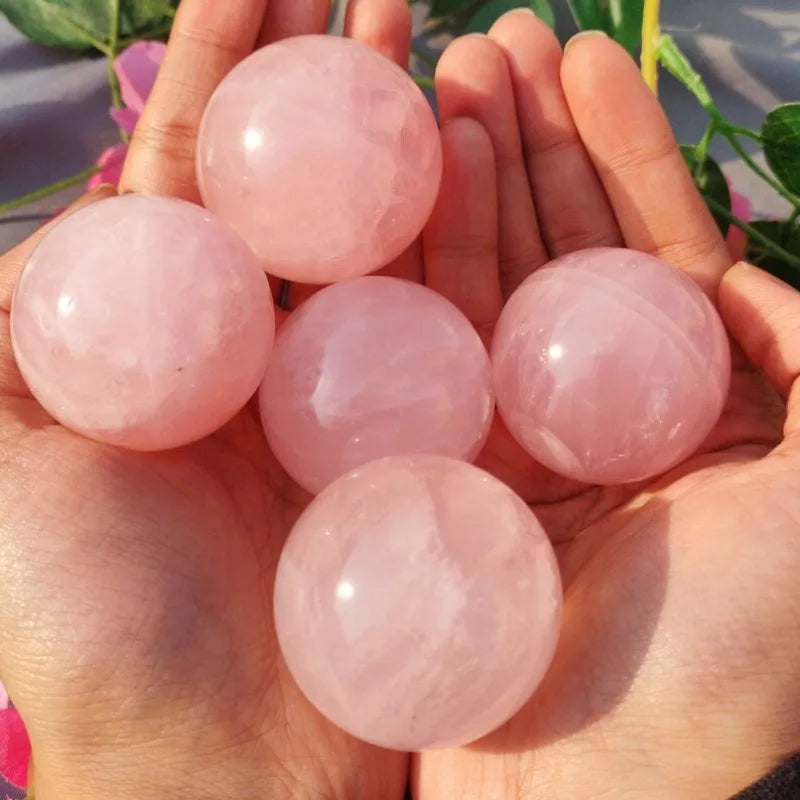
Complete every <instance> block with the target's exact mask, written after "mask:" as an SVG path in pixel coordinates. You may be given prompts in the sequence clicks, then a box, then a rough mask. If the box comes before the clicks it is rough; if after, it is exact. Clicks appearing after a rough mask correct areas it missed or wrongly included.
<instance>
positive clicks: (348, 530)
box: [275, 456, 561, 750]
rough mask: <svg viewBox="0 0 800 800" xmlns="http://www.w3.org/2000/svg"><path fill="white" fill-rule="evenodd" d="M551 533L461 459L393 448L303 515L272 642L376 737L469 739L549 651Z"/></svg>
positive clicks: (554, 576) (339, 719) (532, 681)
mask: <svg viewBox="0 0 800 800" xmlns="http://www.w3.org/2000/svg"><path fill="white" fill-rule="evenodd" d="M560 616H561V584H560V578H559V573H558V567H557V564H556V560H555V556H554V554H553V550H552V547H551V546H550V542H549V540H548V539H547V536H546V535H545V533H544V531H543V530H542V528H541V526H540V525H539V523H538V522H537V520H536V518H535V517H534V515H533V513H532V512H531V511H530V509H529V508H528V507H527V505H525V503H524V502H523V501H522V500H521V499H520V498H519V497H517V496H516V495H515V494H514V493H513V492H512V491H511V490H510V489H509V488H508V487H507V486H505V485H504V484H502V483H501V482H500V481H498V480H497V479H496V478H494V477H492V476H491V475H488V474H487V473H485V472H483V471H482V470H479V469H478V468H477V467H473V466H471V465H470V464H465V463H464V462H461V461H454V460H451V459H446V458H441V457H440V456H394V457H391V458H386V459H382V460H380V461H373V462H372V463H370V464H368V465H366V466H364V467H362V468H360V469H357V470H354V471H353V472H351V473H349V474H348V475H346V476H344V477H342V478H340V479H339V480H338V481H336V482H335V483H333V484H332V485H331V486H329V487H328V488H327V489H326V490H325V491H324V492H323V493H322V494H320V495H319V496H318V497H317V498H316V499H315V500H314V501H313V502H312V503H311V505H310V506H309V507H308V508H307V509H306V511H305V512H304V513H303V514H302V516H301V517H300V519H299V520H298V522H297V524H296V525H295V527H294V530H293V531H292V533H291V535H290V536H289V539H288V541H287V543H286V546H285V547H284V550H283V553H282V554H281V558H280V562H279V564H278V571H277V577H276V582H275V623H276V627H277V633H278V640H279V642H280V646H281V649H282V651H283V655H284V658H285V660H286V663H287V665H288V667H289V670H290V671H291V673H292V675H293V676H294V679H295V680H296V681H297V683H298V685H299V686H300V688H301V689H302V690H303V692H304V693H305V694H306V696H307V697H308V699H309V700H310V701H311V702H312V703H313V704H314V705H315V706H316V707H317V708H318V709H319V710H320V711H321V712H322V713H323V714H324V715H325V716H326V717H328V718H329V719H330V720H331V721H333V722H334V723H335V724H336V725H338V726H340V727H341V728H343V729H344V730H346V731H348V732H349V733H351V734H353V735H354V736H357V737H358V738H360V739H364V740H366V741H368V742H373V743H374V744H377V745H381V746H382V747H389V748H394V749H397V750H422V749H427V748H433V747H445V746H453V745H462V744H466V743H467V742H471V741H474V740H475V739H478V738H480V737H481V736H483V735H484V734H487V733H489V732H490V731H491V730H493V729H494V728H496V727H497V726H499V725H501V724H502V723H503V722H505V721H506V720H507V719H508V718H509V717H511V716H512V715H513V714H514V713H515V712H516V711H517V710H518V709H519V708H520V707H521V706H522V705H523V704H524V703H525V701H526V700H527V699H528V698H529V697H530V695H531V694H532V693H533V691H534V690H535V689H536V687H537V686H538V685H539V683H540V681H541V679H542V677H543V676H544V673H545V671H546V670H547V667H548V665H549V663H550V661H551V658H552V656H553V651H554V649H555V645H556V640H557V638H558V628H559V622H560Z"/></svg>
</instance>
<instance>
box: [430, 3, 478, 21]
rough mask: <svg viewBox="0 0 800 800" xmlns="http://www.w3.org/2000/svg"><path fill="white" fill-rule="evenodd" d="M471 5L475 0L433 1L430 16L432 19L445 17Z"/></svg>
mask: <svg viewBox="0 0 800 800" xmlns="http://www.w3.org/2000/svg"><path fill="white" fill-rule="evenodd" d="M473 5H475V0H433V2H432V3H431V12H430V14H431V16H432V17H446V16H448V15H449V14H455V13H456V12H458V11H464V10H465V9H467V8H469V6H473Z"/></svg>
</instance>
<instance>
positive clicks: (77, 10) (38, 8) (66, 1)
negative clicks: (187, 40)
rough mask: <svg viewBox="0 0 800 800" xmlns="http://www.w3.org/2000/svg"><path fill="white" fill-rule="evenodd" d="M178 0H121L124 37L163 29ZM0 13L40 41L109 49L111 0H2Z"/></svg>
mask: <svg viewBox="0 0 800 800" xmlns="http://www.w3.org/2000/svg"><path fill="white" fill-rule="evenodd" d="M176 5H177V3H176V0H158V2H157V1H156V0H121V3H120V17H119V34H120V37H122V38H130V37H134V36H147V35H148V34H149V33H150V32H152V31H163V29H164V27H165V25H166V24H168V23H169V21H170V19H171V16H172V15H171V9H173V8H174V7H175V6H176ZM0 13H3V14H5V16H6V17H7V18H8V20H9V22H11V24H12V25H14V27H16V28H18V29H19V30H20V31H21V32H22V33H24V34H25V35H26V36H28V37H29V38H31V39H34V40H35V41H37V42H40V43H41V44H44V45H48V46H51V47H67V48H70V49H72V50H88V49H90V48H92V47H95V48H97V49H99V50H103V51H105V50H107V49H108V45H109V41H110V37H111V29H112V19H111V3H110V2H109V0H0Z"/></svg>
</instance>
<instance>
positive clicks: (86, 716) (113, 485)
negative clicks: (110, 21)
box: [0, 0, 409, 800]
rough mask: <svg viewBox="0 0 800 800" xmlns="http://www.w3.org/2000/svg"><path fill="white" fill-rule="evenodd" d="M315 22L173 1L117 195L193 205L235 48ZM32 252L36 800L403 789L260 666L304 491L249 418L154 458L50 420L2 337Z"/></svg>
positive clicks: (371, 19)
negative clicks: (13, 321) (210, 104)
mask: <svg viewBox="0 0 800 800" xmlns="http://www.w3.org/2000/svg"><path fill="white" fill-rule="evenodd" d="M391 5H395V9H396V8H397V7H396V4H391V3H390V4H389V6H391ZM382 6H383V8H382ZM385 8H386V4H381V3H377V4H376V3H363V2H357V3H353V4H352V8H351V13H350V18H349V29H350V32H351V33H355V34H359V32H360V34H361V36H362V38H365V39H367V40H369V37H370V36H372V35H373V32H375V31H376V32H377V35H378V36H381V35H382V31H383V30H386V29H387V26H388V30H390V31H397V32H398V33H399V34H400V36H399V37H396V39H395V41H396V40H399V42H400V44H401V47H402V46H405V48H406V50H407V49H408V40H409V31H408V30H407V29H406V30H401V28H398V26H397V24H396V21H397V19H399V20H400V21H401V25H406V26H407V24H408V20H407V16H406V9H405V8H403V9H402V12H403V14H402V16H400V17H398V16H397V15H396V14H395V17H394V19H393V18H392V16H391V10H390V13H389V15H388V16H387V14H386V13H385ZM329 9H330V3H329V0H306V1H305V2H297V0H273V2H271V3H270V4H269V7H268V8H267V3H266V2H265V0H246V2H244V1H242V0H239V2H229V3H224V4H223V3H218V2H204V1H203V0H201V2H192V1H190V2H186V3H183V4H182V6H181V9H180V12H179V15H178V18H177V19H176V23H175V27H174V30H173V36H172V40H171V43H170V46H169V49H168V54H167V57H166V59H165V64H164V68H163V70H162V73H161V75H160V77H159V81H158V84H157V85H156V87H155V88H154V91H153V94H152V96H151V101H150V103H149V105H148V108H147V109H146V111H145V114H144V117H143V120H142V122H141V124H140V125H139V127H138V130H137V132H136V134H135V137H134V140H133V143H132V146H131V151H130V155H129V159H128V163H127V165H126V172H125V175H124V177H123V183H122V186H121V189H122V190H123V191H143V192H153V193H160V194H168V195H177V196H181V197H184V198H186V199H189V200H198V199H199V198H198V196H197V189H196V185H195V182H194V171H193V170H194V164H193V145H194V136H195V131H196V129H197V124H198V122H199V117H200V115H201V114H202V111H203V108H204V105H205V101H206V100H207V98H208V96H209V94H210V92H211V91H212V90H213V88H214V87H215V85H216V84H217V83H218V82H219V80H220V79H221V78H222V76H223V75H224V74H225V73H226V72H227V71H228V70H229V69H230V68H231V67H232V66H233V65H234V64H235V63H236V61H238V60H239V59H241V58H243V57H244V56H245V55H246V54H247V53H248V52H250V51H251V50H252V49H253V47H254V46H257V45H259V44H261V43H264V42H267V41H271V40H274V39H276V38H280V37H283V36H286V35H291V34H296V33H304V32H322V31H324V28H325V24H326V21H327V16H328V13H329ZM381 26H383V27H381ZM391 43H392V42H391V41H390V42H389V44H390V45H391ZM187 98H188V102H187ZM104 193H105V194H109V193H111V192H110V191H108V190H107V189H106V190H102V191H101V192H100V194H99V196H102V195H103V194H104ZM95 199H98V196H95V197H94V198H91V200H95ZM84 202H86V201H84ZM56 224H57V223H56ZM33 244H34V242H28V243H26V244H25V245H22V246H21V247H20V248H18V249H17V250H16V251H14V252H12V253H9V254H7V255H6V256H5V257H4V259H3V260H2V276H3V277H2V280H0V286H2V288H3V295H2V306H3V309H4V312H5V313H3V315H2V329H0V330H2V335H1V336H0V345H1V346H2V351H1V352H0V389H1V390H2V401H1V402H0V432H1V435H2V439H3V445H2V452H1V453H0V465H2V467H1V469H2V484H0V519H2V537H1V541H2V545H0V587H2V588H0V676H2V680H3V681H4V683H5V684H6V685H7V687H8V689H9V692H10V694H11V696H12V697H13V699H14V702H15V704H16V705H17V706H18V708H19V710H20V713H21V714H22V717H23V719H24V720H25V723H26V726H27V727H28V730H29V733H30V736H31V741H32V746H33V754H34V773H35V775H34V787H35V791H36V797H37V800H71V799H72V798H75V799H76V800H77V798H87V797H114V798H117V799H118V800H125V799H126V798H131V799H132V800H133V798H136V799H137V800H138V798H140V797H143V796H150V795H152V796H153V797H160V798H189V797H191V798H193V800H202V799H203V798H207V799H208V800H212V799H213V800H218V798H221V797H230V798H234V797H235V798H237V800H238V799H239V798H263V797H268V798H275V800H279V799H280V798H287V800H288V798H292V800H295V799H297V798H299V799H302V798H319V797H337V798H342V800H345V798H356V797H376V798H378V797H380V798H387V799H388V800H390V799H391V798H400V797H402V796H403V792H404V790H405V786H406V781H407V774H408V758H407V756H406V755H405V754H402V753H393V752H388V751H381V750H379V749H378V748H375V747H371V746H369V745H366V744H364V743H362V742H359V741H357V740H356V739H353V738H352V737H350V736H348V735H346V734H345V733H343V732H342V731H340V730H338V729H337V728H335V727H334V726H332V725H330V724H329V723H328V722H327V721H326V720H324V719H323V718H322V717H321V716H320V715H319V714H318V713H317V712H316V711H315V710H314V709H313V707H312V706H310V704H309V703H308V702H307V701H306V700H305V698H304V697H303V696H302V695H301V694H300V693H299V691H298V690H297V688H296V687H295V685H294V683H293V682H292V680H291V678H290V677H289V676H288V674H287V672H286V670H285V667H284V666H283V664H282V662H281V660H280V658H279V655H278V648H277V643H276V639H275V632H274V629H273V623H272V601H271V597H272V582H273V577H274V571H275V566H276V563H277V559H278V555H279V553H280V549H281V547H282V545H283V542H284V540H285V538H286V535H287V533H288V531H289V530H290V528H291V526H292V525H293V523H294V520H295V519H296V517H297V514H298V513H299V511H300V510H301V509H302V506H303V505H304V504H305V503H306V502H307V500H308V496H307V495H305V494H304V493H303V492H302V491H301V490H300V489H299V488H298V487H296V486H294V485H293V484H292V483H291V482H290V481H289V480H288V478H287V477H286V476H285V474H284V473H283V472H282V470H280V468H279V467H278V466H277V465H276V463H275V462H274V460H273V459H272V456H271V454H270V452H269V450H268V448H267V445H266V442H265V439H264V435H263V432H262V431H261V426H260V424H259V422H258V419H257V415H256V412H255V411H254V410H253V408H251V407H248V408H247V409H245V410H244V411H243V412H242V413H241V414H240V415H239V416H238V417H237V418H236V419H234V420H233V421H232V422H230V423H229V424H228V425H227V426H226V427H225V428H224V429H223V430H221V431H219V432H218V433H216V434H215V435H213V436H211V437H209V438H207V439H205V440H203V441H201V442H199V443H197V444H195V445H192V446H190V447H185V448H181V449H179V450H175V451H172V452H168V453H162V454H136V453H130V452H124V451H120V450H116V449H114V448H111V447H106V446H103V445H99V444H96V443H94V442H91V441H88V440H85V439H82V438H81V437H78V436H75V435H73V434H72V433H70V432H69V431H67V430H65V429H63V428H61V427H60V426H58V425H56V424H55V423H54V421H53V420H52V419H50V418H49V417H48V416H47V415H46V414H45V413H44V412H43V411H42V409H41V408H40V407H39V406H38V405H37V404H36V402H35V401H34V400H33V398H31V397H30V395H29V394H28V392H27V389H26V387H25V386H24V384H23V383H22V381H21V379H20V376H19V374H18V373H17V372H16V370H15V367H14V363H13V357H12V354H11V351H10V345H9V335H8V334H9V320H8V313H7V312H8V310H9V307H10V299H11V297H10V294H11V292H10V290H11V287H12V286H13V283H14V281H15V280H16V275H17V273H18V271H19V269H20V267H21V265H22V264H23V263H24V261H25V259H26V257H27V253H28V252H29V250H30V248H31V246H32V245H33Z"/></svg>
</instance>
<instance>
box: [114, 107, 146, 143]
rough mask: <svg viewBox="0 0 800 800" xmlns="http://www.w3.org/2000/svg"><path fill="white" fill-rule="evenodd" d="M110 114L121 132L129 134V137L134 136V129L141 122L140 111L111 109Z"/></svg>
mask: <svg viewBox="0 0 800 800" xmlns="http://www.w3.org/2000/svg"><path fill="white" fill-rule="evenodd" d="M108 113H109V114H110V115H111V119H113V120H114V122H116V123H117V125H119V127H120V129H121V130H123V131H124V132H125V133H127V134H128V136H132V135H133V129H134V128H135V127H136V123H137V122H138V121H139V112H138V111H136V110H135V109H133V108H110V109H109V110H108Z"/></svg>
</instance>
